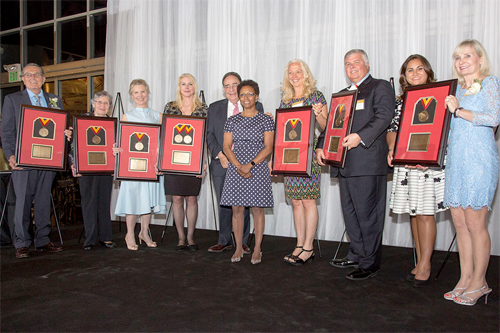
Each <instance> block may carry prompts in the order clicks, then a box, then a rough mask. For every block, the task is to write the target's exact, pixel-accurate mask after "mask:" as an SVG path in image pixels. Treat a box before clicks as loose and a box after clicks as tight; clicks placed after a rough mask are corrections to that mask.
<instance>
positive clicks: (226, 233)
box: [207, 72, 264, 254]
mask: <svg viewBox="0 0 500 333" xmlns="http://www.w3.org/2000/svg"><path fill="white" fill-rule="evenodd" d="M240 82H241V77H240V75H239V74H238V73H236V72H229V73H226V74H225V75H224V77H223V78H222V88H223V89H224V93H225V94H226V98H225V99H222V100H220V101H217V102H214V103H212V104H210V107H209V108H208V120H207V121H208V125H207V145H208V149H209V150H210V154H211V155H212V162H211V163H210V174H211V175H212V179H213V182H214V187H215V193H216V195H217V202H220V197H221V195H222V188H223V187H224V179H225V178H226V171H227V167H228V165H229V161H228V159H227V157H226V155H224V153H223V152H222V144H223V142H224V125H225V124H226V120H227V118H229V117H230V116H232V115H235V114H238V113H239V112H241V111H243V107H242V106H241V103H240V101H239V100H240V98H239V96H238V92H237V90H236V88H237V87H238V84H240ZM255 107H256V108H257V110H258V111H259V112H264V107H263V106H262V104H261V103H260V102H257V104H256V106H255ZM232 217H233V212H232V209H231V207H227V206H219V240H218V242H217V244H215V245H213V246H211V247H209V248H208V251H209V252H223V251H226V250H230V249H232V248H233V245H232V241H231V231H232V230H233V228H232ZM244 221H245V224H244V229H243V253H245V254H250V253H251V251H250V248H249V247H248V245H247V244H248V238H249V235H250V211H249V209H248V208H245V213H244Z"/></svg>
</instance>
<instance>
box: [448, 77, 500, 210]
mask: <svg viewBox="0 0 500 333" xmlns="http://www.w3.org/2000/svg"><path fill="white" fill-rule="evenodd" d="M481 84H482V89H481V90H480V91H479V92H478V93H476V94H473V95H468V96H465V93H466V91H467V90H466V89H462V88H461V87H458V88H457V93H456V97H457V98H458V101H459V105H460V106H461V107H463V108H464V109H466V110H469V111H471V112H472V113H474V119H473V120H472V122H470V121H467V120H465V119H462V118H453V119H452V121H451V125H450V136H449V139H448V159H447V165H446V186H445V194H444V198H445V199H444V204H445V205H447V206H449V207H454V208H456V207H462V208H463V209H465V208H467V207H471V208H472V209H475V210H479V209H481V208H483V207H484V206H486V207H487V208H488V210H491V204H492V202H493V197H494V195H495V190H496V187H497V184H498V173H499V165H500V161H499V157H498V148H497V145H496V142H495V132H494V130H495V129H494V127H495V126H498V124H499V123H500V80H499V79H498V78H497V77H494V76H488V77H487V78H485V79H484V80H483V81H482V83H481Z"/></svg>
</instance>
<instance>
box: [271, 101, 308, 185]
mask: <svg viewBox="0 0 500 333" xmlns="http://www.w3.org/2000/svg"><path fill="white" fill-rule="evenodd" d="M314 125H315V117H314V112H313V110H312V106H311V105H310V106H301V107H296V108H285V109H277V110H276V122H275V131H274V148H273V171H272V172H271V174H273V175H280V174H281V175H286V176H308V177H310V176H311V160H312V153H313V143H314Z"/></svg>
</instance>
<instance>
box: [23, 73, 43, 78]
mask: <svg viewBox="0 0 500 333" xmlns="http://www.w3.org/2000/svg"><path fill="white" fill-rule="evenodd" d="M42 76H43V75H42V74H41V73H25V74H24V75H23V77H27V78H28V79H31V78H32V77H34V78H35V79H39V78H41V77H42Z"/></svg>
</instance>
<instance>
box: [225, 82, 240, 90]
mask: <svg viewBox="0 0 500 333" xmlns="http://www.w3.org/2000/svg"><path fill="white" fill-rule="evenodd" d="M231 88H233V89H236V88H238V83H233V84H226V85H225V86H224V89H228V90H229V89H231Z"/></svg>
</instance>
